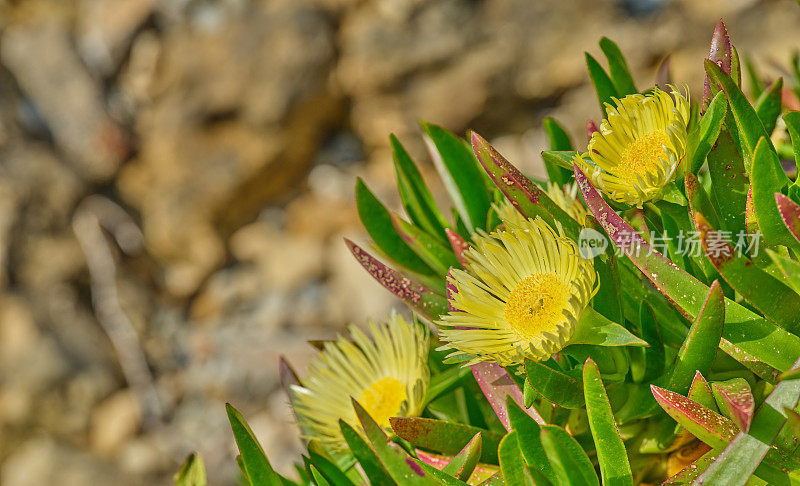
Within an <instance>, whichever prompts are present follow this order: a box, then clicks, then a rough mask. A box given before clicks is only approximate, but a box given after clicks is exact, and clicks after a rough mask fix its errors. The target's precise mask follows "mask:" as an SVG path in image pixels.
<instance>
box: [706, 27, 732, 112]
mask: <svg viewBox="0 0 800 486" xmlns="http://www.w3.org/2000/svg"><path fill="white" fill-rule="evenodd" d="M708 58H709V59H710V60H711V61H713V62H715V63H716V64H717V66H719V67H720V69H722V71H724V72H725V74H727V75H729V76H730V74H731V61H732V59H733V52H732V49H731V39H730V37H729V36H728V29H726V28H725V23H724V22H723V21H722V20H721V19H720V21H719V23H717V26H716V28H715V29H714V35H713V36H712V37H711V48H710V49H709V52H708ZM713 97H714V93H713V92H712V89H711V82H710V81H709V79H708V75H706V78H705V86H704V88H703V106H704V107H707V106H708V104H709V103H710V102H711V98H713Z"/></svg>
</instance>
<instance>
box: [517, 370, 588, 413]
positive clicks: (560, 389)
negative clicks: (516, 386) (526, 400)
mask: <svg viewBox="0 0 800 486" xmlns="http://www.w3.org/2000/svg"><path fill="white" fill-rule="evenodd" d="M525 372H526V373H527V375H528V382H529V383H530V386H531V387H532V388H533V389H534V390H536V391H537V392H539V394H540V395H542V396H543V397H544V398H546V399H547V400H549V401H551V402H553V403H555V404H556V405H558V406H561V407H564V408H572V409H574V408H583V404H584V398H583V385H582V384H581V382H580V380H577V379H575V378H573V377H571V376H569V375H568V374H566V373H564V372H562V371H561V370H556V369H553V368H552V367H550V366H548V365H546V364H544V363H540V362H538V361H531V360H525Z"/></svg>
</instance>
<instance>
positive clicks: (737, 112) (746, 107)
mask: <svg viewBox="0 0 800 486" xmlns="http://www.w3.org/2000/svg"><path fill="white" fill-rule="evenodd" d="M705 67H706V73H707V74H708V76H709V78H710V79H711V81H712V82H713V83H715V84H717V85H718V86H720V87H721V88H722V90H723V91H724V92H725V96H726V97H727V98H728V105H729V106H730V109H731V113H732V114H733V118H734V120H736V126H737V128H738V131H739V135H740V136H741V139H742V145H743V146H744V148H745V149H746V150H747V155H748V158H749V156H751V155H752V154H753V152H755V149H756V144H757V143H758V140H759V139H760V138H761V137H768V134H767V132H766V130H764V125H762V124H761V120H760V119H759V118H758V115H757V114H756V111H755V110H754V109H753V107H752V106H751V105H750V102H749V101H747V98H746V97H745V96H744V94H743V93H742V91H741V90H740V89H739V87H738V86H736V84H735V83H734V82H733V80H732V79H731V77H730V76H729V75H728V74H726V73H724V72H723V71H722V70H721V69H720V67H719V66H717V65H716V64H715V63H714V62H713V61H710V60H706V62H705ZM770 149H772V144H771V143H770ZM772 150H773V151H774V149H772Z"/></svg>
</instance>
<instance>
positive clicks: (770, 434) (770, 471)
mask: <svg viewBox="0 0 800 486" xmlns="http://www.w3.org/2000/svg"><path fill="white" fill-rule="evenodd" d="M797 367H800V360H798V361H797V362H796V363H795V365H794V366H793V368H797ZM798 397H800V381H797V380H793V381H782V382H781V383H779V384H778V385H777V386H776V387H775V389H774V390H773V391H772V393H770V394H769V396H768V397H767V399H766V400H764V403H763V404H762V405H761V406H760V407H759V409H758V412H756V415H755V417H753V422H752V424H751V426H750V431H749V432H741V433H739V434H738V435H737V436H736V438H735V439H734V440H733V442H731V443H730V444H729V445H728V446H727V447H726V448H725V450H724V451H723V452H722V454H720V456H719V457H718V458H717V460H716V461H714V463H713V464H712V465H711V466H709V468H708V469H707V470H706V472H704V473H703V475H702V476H700V478H699V479H698V481H703V482H705V484H726V485H728V484H729V485H744V484H745V483H746V482H747V480H748V478H749V477H750V476H751V475H752V474H753V473H754V472H756V474H758V476H759V477H760V478H761V479H764V480H766V481H769V482H770V483H772V484H781V483H784V482H783V481H780V479H783V478H785V474H783V473H782V472H781V471H780V469H778V468H774V467H770V465H769V464H761V462H762V460H763V459H764V457H765V456H766V455H767V453H768V452H769V451H770V446H771V444H772V441H773V440H775V437H776V436H777V435H778V432H780V430H781V428H782V427H783V425H784V424H785V422H786V413H785V411H784V409H785V408H794V407H795V406H796V405H797V401H798ZM759 465H761V467H759ZM757 468H758V471H757V470H756V469H757ZM773 478H777V479H778V481H776V480H775V479H773ZM784 484H788V482H786V483H784Z"/></svg>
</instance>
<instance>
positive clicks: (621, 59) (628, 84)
mask: <svg viewBox="0 0 800 486" xmlns="http://www.w3.org/2000/svg"><path fill="white" fill-rule="evenodd" d="M600 49H601V50H602V51H603V54H605V55H606V59H608V71H609V73H610V74H611V82H612V83H613V84H614V88H615V89H616V90H617V94H618V95H619V96H620V97H623V96H627V95H629V94H634V93H638V92H639V91H638V90H637V89H636V84H635V83H634V82H633V76H631V70H630V69H629V68H628V63H627V62H626V61H625V56H623V55H622V51H620V49H619V47H618V46H617V44H615V43H614V41H612V40H611V39H609V38H608V37H603V38H602V39H600Z"/></svg>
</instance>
